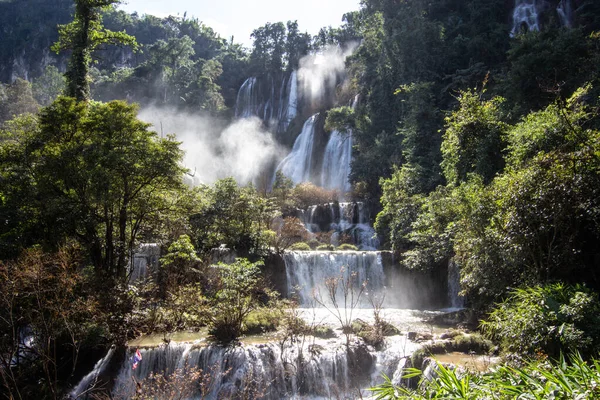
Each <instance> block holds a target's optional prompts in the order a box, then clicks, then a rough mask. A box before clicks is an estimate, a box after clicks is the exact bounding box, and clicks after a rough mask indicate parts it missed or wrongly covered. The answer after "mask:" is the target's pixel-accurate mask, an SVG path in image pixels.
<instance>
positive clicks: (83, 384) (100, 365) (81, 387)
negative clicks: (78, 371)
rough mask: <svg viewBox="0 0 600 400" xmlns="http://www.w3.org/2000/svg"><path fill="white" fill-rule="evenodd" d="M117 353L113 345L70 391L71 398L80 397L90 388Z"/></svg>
mask: <svg viewBox="0 0 600 400" xmlns="http://www.w3.org/2000/svg"><path fill="white" fill-rule="evenodd" d="M114 353H115V347H114V346H113V347H111V348H110V350H108V353H106V356H104V358H102V359H101V360H100V361H98V362H97V363H96V365H95V366H94V369H93V370H92V372H90V373H89V374H87V375H86V376H84V377H83V379H82V380H81V381H80V382H79V383H78V384H77V386H76V387H75V388H74V389H73V390H71V393H69V398H70V399H79V398H81V396H82V395H83V394H84V392H85V391H86V390H88V388H90V387H91V386H93V385H95V383H96V380H97V379H98V376H100V374H101V373H102V372H103V371H104V370H105V369H106V367H107V366H108V363H109V362H110V360H111V358H112V356H113V354H114Z"/></svg>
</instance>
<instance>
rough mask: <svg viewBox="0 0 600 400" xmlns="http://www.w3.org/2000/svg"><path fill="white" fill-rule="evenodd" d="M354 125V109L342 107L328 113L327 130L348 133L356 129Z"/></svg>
mask: <svg viewBox="0 0 600 400" xmlns="http://www.w3.org/2000/svg"><path fill="white" fill-rule="evenodd" d="M354 125H355V122H354V110H353V109H352V107H348V106H342V107H337V108H332V109H331V110H329V111H327V118H326V119H325V130H327V131H339V132H342V133H348V132H349V131H350V130H352V129H353V128H354Z"/></svg>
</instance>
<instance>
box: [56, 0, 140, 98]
mask: <svg viewBox="0 0 600 400" xmlns="http://www.w3.org/2000/svg"><path fill="white" fill-rule="evenodd" d="M119 2H120V1H119V0H75V16H74V19H73V21H72V22H71V23H69V24H67V25H59V27H58V32H59V39H58V42H56V43H55V44H54V45H53V46H52V50H54V51H56V52H57V53H58V52H60V51H62V50H71V51H72V54H71V60H70V62H69V69H68V71H67V73H66V77H67V90H66V95H67V96H71V97H75V98H76V99H77V100H78V101H83V100H87V99H89V97H90V85H89V81H88V71H89V66H90V62H91V60H92V52H93V51H94V50H95V49H96V48H98V46H100V45H103V44H127V45H131V46H133V47H134V49H136V48H137V43H136V41H135V38H134V37H133V36H130V35H128V34H126V33H125V32H113V31H110V30H108V29H105V28H104V27H103V26H102V15H101V11H102V10H103V9H105V8H107V7H110V6H111V5H113V4H118V3H119Z"/></svg>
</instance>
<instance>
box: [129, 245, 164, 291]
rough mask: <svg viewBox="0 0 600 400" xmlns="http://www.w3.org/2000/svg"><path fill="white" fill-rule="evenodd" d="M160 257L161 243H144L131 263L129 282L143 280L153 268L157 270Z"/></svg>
mask: <svg viewBox="0 0 600 400" xmlns="http://www.w3.org/2000/svg"><path fill="white" fill-rule="evenodd" d="M159 258H160V245H159V244H157V243H142V244H141V245H140V246H139V248H138V249H137V250H136V251H135V253H134V255H133V259H132V261H131V265H130V274H129V282H130V283H135V282H143V281H145V280H146V278H147V277H148V273H149V272H151V270H156V268H157V267H158V260H159Z"/></svg>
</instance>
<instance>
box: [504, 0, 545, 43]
mask: <svg viewBox="0 0 600 400" xmlns="http://www.w3.org/2000/svg"><path fill="white" fill-rule="evenodd" d="M523 26H525V27H526V28H527V30H528V31H539V30H540V22H539V15H538V8H537V0H515V8H514V11H513V26H512V31H511V36H515V35H517V34H519V32H520V31H521V28H522V27H523Z"/></svg>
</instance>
